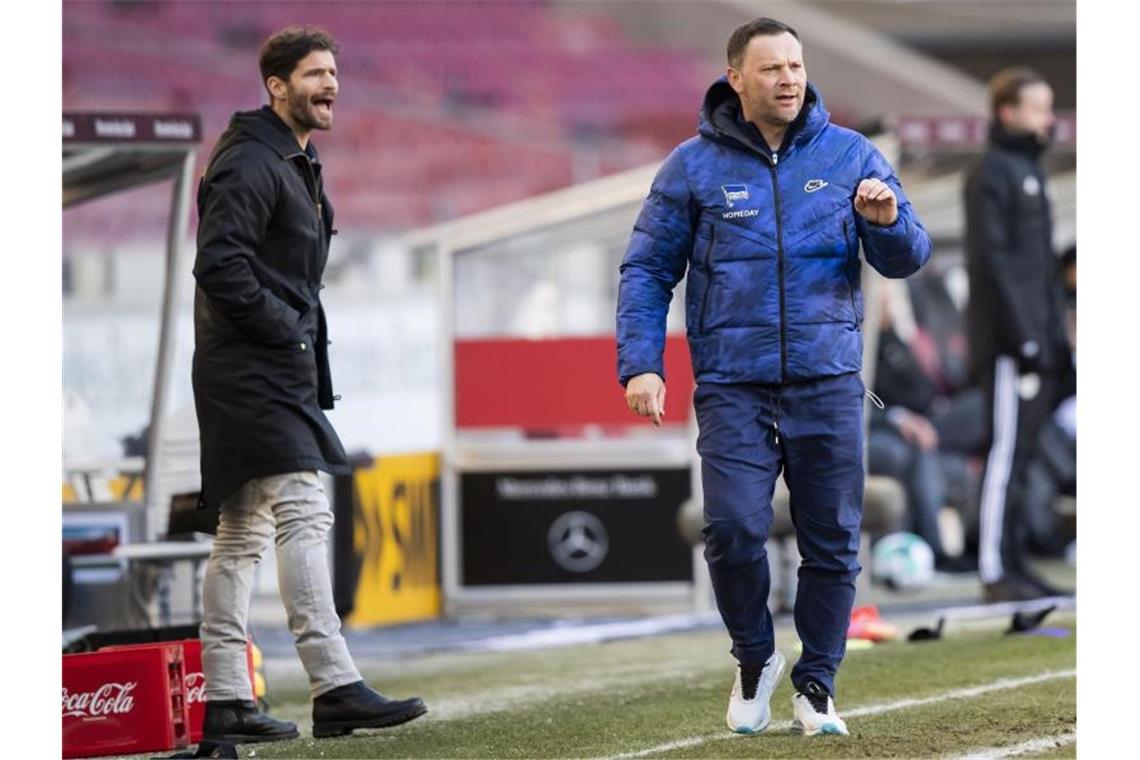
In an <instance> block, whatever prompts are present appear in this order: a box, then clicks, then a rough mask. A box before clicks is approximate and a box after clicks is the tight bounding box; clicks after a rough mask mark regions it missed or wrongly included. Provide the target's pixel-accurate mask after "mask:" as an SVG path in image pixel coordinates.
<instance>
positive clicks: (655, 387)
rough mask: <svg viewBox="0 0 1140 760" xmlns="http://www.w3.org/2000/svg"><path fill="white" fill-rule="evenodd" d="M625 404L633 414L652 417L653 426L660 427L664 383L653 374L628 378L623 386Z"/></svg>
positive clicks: (663, 408) (663, 412)
mask: <svg viewBox="0 0 1140 760" xmlns="http://www.w3.org/2000/svg"><path fill="white" fill-rule="evenodd" d="M625 403H627V404H629V408H630V409H632V410H633V412H634V413H635V414H639V415H641V416H642V417H652V418H653V424H654V425H656V426H658V427H660V426H661V416H662V415H663V414H665V381H664V380H662V379H661V377H660V376H659V375H657V374H656V373H654V372H646V373H644V374H641V375H637V376H636V377H632V378H630V380H629V382H628V383H626V384H625Z"/></svg>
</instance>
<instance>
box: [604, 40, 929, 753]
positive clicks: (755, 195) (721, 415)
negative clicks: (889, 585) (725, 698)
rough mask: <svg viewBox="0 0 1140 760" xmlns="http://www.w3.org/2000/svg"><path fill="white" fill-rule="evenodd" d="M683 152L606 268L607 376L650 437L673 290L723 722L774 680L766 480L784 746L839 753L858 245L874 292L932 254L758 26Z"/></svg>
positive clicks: (851, 552)
mask: <svg viewBox="0 0 1140 760" xmlns="http://www.w3.org/2000/svg"><path fill="white" fill-rule="evenodd" d="M727 54H728V70H727V74H726V76H724V77H722V78H720V79H719V80H718V81H716V82H714V83H713V84H712V86H711V87H710V88H709V90H708V92H707V94H706V95H705V99H704V104H703V106H702V108H701V112H700V120H699V126H698V135H697V136H696V137H693V138H691V139H689V140H687V141H685V142H684V143H682V144H681V145H680V146H678V147H677V148H676V149H675V150H674V151H673V152H672V153H671V154H670V155H669V157H668V158H667V159H666V160H665V162H664V164H663V166H662V167H661V169H660V170H659V172H658V173H657V176H656V177H655V178H654V180H653V183H652V186H651V187H650V190H649V196H648V198H646V200H645V202H644V204H643V206H642V208H641V212H640V215H639V216H638V218H637V221H636V223H635V225H634V229H633V234H632V236H631V239H630V243H629V247H628V248H627V250H626V254H625V258H624V261H623V262H622V265H621V284H620V288H619V294H618V305H617V340H618V375H619V381H620V382H621V384H622V385H623V386H624V387H625V390H626V401H627V403H628V404H629V407H630V409H631V410H633V412H634V413H636V414H639V415H641V416H645V417H651V418H652V420H653V422H654V424H660V420H661V414H662V411H663V409H664V406H665V383H664V377H663V356H662V353H663V350H664V344H665V329H666V314H667V312H668V310H669V301H670V300H671V298H672V292H673V288H674V287H675V286H676V285H677V283H678V282H679V281H680V280H681V278H682V277H683V276H685V272H686V269H687V270H688V287H687V296H686V298H687V301H686V306H685V315H686V324H687V330H688V339H689V347H690V353H691V356H692V363H693V372H694V377H695V378H696V380H697V383H698V387H697V390H696V393H695V395H694V399H693V401H694V405H695V408H696V414H697V422H698V425H699V427H700V437H699V439H698V441H697V450H698V453H699V454H700V456H701V465H702V467H701V472H702V482H703V485H704V500H705V503H704V513H705V528H704V536H705V558H706V560H707V562H708V565H709V571H710V575H711V577H712V583H713V589H714V592H715V595H716V601H717V607H718V608H719V610H720V614H721V617H722V619H723V620H724V623H725V626H726V628H727V629H728V632H729V635H730V636H731V639H732V650H731V651H732V654H733V655H734V656H735V658H736V659H737V662H738V668H737V672H736V679H735V682H734V684H733V688H732V690H731V692H730V695H729V705H728V711H727V716H726V720H727V723H728V726H729V728H730V729H731V730H733V731H736V732H738V733H757V732H759V731H763V730H764V729H765V728H766V727H767V726H768V724H769V722H770V720H771V709H770V705H769V699H770V697H771V694H772V691H773V690H774V689H775V687H776V684H777V682H778V681H779V678H780V675H781V673H782V672H783V669H784V665H785V663H784V658H783V655H781V654H780V652H779V651H778V650H776V647H775V638H774V632H773V628H772V618H771V615H770V613H769V611H768V604H767V602H768V592H769V589H770V578H769V572H768V559H767V555H766V551H765V542H766V541H767V538H768V533H769V529H770V527H771V524H772V519H773V511H772V494H773V489H774V487H775V483H776V478H777V477H779V475H780V472H781V470H783V472H784V478H785V481H786V482H787V485H788V489H789V492H790V497H791V505H790V506H791V515H792V519H793V522H794V523H795V526H796V541H797V543H798V546H799V550H800V554H801V556H802V557H803V562H802V564H801V566H800V568H799V584H798V592H797V594H796V602H795V625H796V631H797V633H798V634H799V637H800V640H801V641H802V642H803V654H802V656H801V657H800V660H799V662H798V663H797V664H796V666H795V667H794V668H793V670H792V683H793V685H794V687H795V694H794V696H793V698H792V706H793V715H794V721H793V730H795V731H796V732H798V733H802V734H804V735H815V734H840V735H846V734H847V727H846V725H845V723H844V721H843V719H842V718H840V717H839V715H838V713H837V711H836V708H835V699H834V697H835V675H836V672H837V671H838V669H839V665H840V662H841V661H842V659H843V656H844V653H845V647H846V634H847V626H848V622H849V621H850V618H851V609H852V604H853V602H854V598H855V578H856V576H857V575H858V573H859V571H860V569H861V568H860V565H859V562H858V559H857V554H858V550H859V526H860V519H861V515H862V508H863V481H864V477H863V397H864V393H865V390H866V389H865V388H864V386H863V381H862V378H861V377H860V374H859V373H860V369H861V366H862V335H861V334H860V329H859V323H860V321H861V319H862V299H863V296H862V292H861V290H860V288H859V276H860V261H859V243H860V241H862V243H863V249H864V251H865V252H866V256H867V260H868V261H869V262H870V263H871V265H872V266H873V267H874V268H875V269H876V270H878V271H879V272H881V273H882V274H883V275H885V276H887V277H906V276H908V275H911V274H913V273H914V272H916V271H917V270H918V269H919V268H920V267H921V266H922V265H923V264H924V263H926V261H927V260H928V259H929V257H930V252H931V243H930V238H929V236H928V235H927V233H926V230H925V229H924V228H923V226H922V224H921V223H920V222H919V220H918V217H917V215H916V214H915V213H914V210H913V209H912V208H911V206H910V203H909V202H908V201H907V199H906V196H905V195H904V194H903V191H902V187H901V185H900V184H899V181H898V178H897V177H896V176H895V173H894V170H893V169H892V168H891V166H890V165H889V164H888V163H887V161H886V160H885V159H884V158H883V156H882V154H880V153H879V151H878V150H877V149H876V148H875V147H874V145H872V144H871V142H870V141H869V140H867V139H866V138H865V137H863V136H862V135H860V134H859V133H857V132H853V131H851V130H848V129H844V128H842V127H839V126H837V125H834V124H831V123H830V120H829V115H828V111H827V109H826V108H825V107H824V104H823V98H822V97H821V96H820V94H819V92H818V91H817V90H816V88H815V87H814V86H813V85H812V84H810V83H809V82H808V80H807V74H806V69H805V66H804V57H803V50H802V48H801V46H800V41H799V36H798V35H797V34H796V32H795V30H793V29H792V28H791V27H789V26H787V25H786V24H783V23H781V22H779V21H775V20H772V19H768V18H760V19H756V20H754V21H751V22H749V23H747V24H744V25H742V26H741V27H739V28H738V29H736V30H735V31H734V32H733V34H732V36H731V38H730V39H729V42H728V50H727Z"/></svg>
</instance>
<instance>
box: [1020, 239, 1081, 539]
mask: <svg viewBox="0 0 1140 760" xmlns="http://www.w3.org/2000/svg"><path fill="white" fill-rule="evenodd" d="M1059 264H1060V265H1059V267H1058V277H1059V278H1060V283H1061V290H1062V293H1063V296H1064V309H1063V311H1064V318H1065V332H1066V334H1067V336H1068V339H1069V346H1070V347H1071V348H1072V352H1073V357H1074V360H1073V366H1071V367H1070V368H1069V369H1068V371H1067V372H1064V373H1062V375H1061V379H1060V390H1059V392H1058V394H1057V397H1058V398H1060V399H1062V400H1061V402H1060V403H1059V404H1058V405H1057V408H1056V409H1055V410H1054V411H1053V414H1052V416H1051V417H1050V418H1049V420H1048V421H1047V422H1046V423H1045V424H1044V425H1043V426H1042V428H1041V435H1040V436H1039V437H1038V441H1037V451H1036V454H1035V456H1034V457H1033V459H1032V460H1031V461H1030V462H1029V464H1028V465H1027V466H1026V474H1025V480H1026V483H1025V496H1024V498H1025V517H1026V528H1027V533H1028V544H1029V550H1030V551H1031V552H1032V553H1034V554H1037V555H1040V556H1047V557H1061V556H1065V555H1066V554H1067V550H1068V547H1069V546H1070V544H1071V542H1072V541H1073V540H1075V537H1074V534H1072V533H1071V532H1070V530H1067V529H1066V526H1067V527H1068V528H1070V529H1071V528H1072V527H1073V526H1072V523H1066V522H1065V521H1064V520H1063V519H1062V516H1061V515H1060V514H1058V512H1057V509H1056V504H1057V497H1058V496H1060V495H1062V494H1064V495H1066V496H1071V497H1074V498H1075V497H1076V495H1077V369H1076V358H1075V357H1076V350H1077V247H1076V245H1072V246H1070V247H1069V248H1068V249H1067V250H1066V251H1065V252H1064V254H1062V256H1061V259H1060V262H1059Z"/></svg>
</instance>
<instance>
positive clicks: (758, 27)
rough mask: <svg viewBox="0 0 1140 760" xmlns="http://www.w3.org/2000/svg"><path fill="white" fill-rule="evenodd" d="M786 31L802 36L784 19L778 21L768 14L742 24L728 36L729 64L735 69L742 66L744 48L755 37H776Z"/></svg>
mask: <svg viewBox="0 0 1140 760" xmlns="http://www.w3.org/2000/svg"><path fill="white" fill-rule="evenodd" d="M785 32H787V33H788V34H790V35H792V36H793V37H795V38H796V39H797V40H798V39H799V38H800V36H799V35H798V34H796V30H795V29H793V28H791V27H790V26H788V25H787V24H785V23H784V22H783V21H777V20H776V19H774V18H767V17H766V16H761V17H760V18H755V19H752V20H751V21H749V22H748V23H747V24H741V25H740V26H738V27H736V31H734V32H733V33H732V36H731V37H729V38H728V65H729V66H731V67H732V68H734V69H739V68H740V64H742V63H743V62H744V48H746V47H748V43H749V42H751V41H752V38H753V37H763V36H768V37H775V36H777V35H780V34H784V33H785Z"/></svg>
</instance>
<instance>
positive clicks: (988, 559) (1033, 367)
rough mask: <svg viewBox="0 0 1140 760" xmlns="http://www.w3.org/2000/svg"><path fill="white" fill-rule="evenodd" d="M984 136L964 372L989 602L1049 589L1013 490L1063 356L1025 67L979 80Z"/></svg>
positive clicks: (1052, 395) (970, 230) (1037, 89)
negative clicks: (976, 428) (981, 425)
mask: <svg viewBox="0 0 1140 760" xmlns="http://www.w3.org/2000/svg"><path fill="white" fill-rule="evenodd" d="M990 106H991V110H992V116H993V124H992V128H991V132H990V141H989V146H988V147H987V149H986V152H985V155H984V156H983V158H982V160H981V162H980V163H979V164H978V165H977V166H976V167H975V168H974V169H973V171H971V173H970V175H969V177H968V179H967V183H966V249H967V260H968V265H969V272H970V304H969V309H968V324H969V341H970V354H971V370H972V373H973V374H974V376H975V377H976V378H977V379H979V380H981V382H982V384H983V387H984V388H985V390H986V395H987V406H988V416H989V418H990V420H991V425H992V427H991V434H992V435H991V444H990V450H989V455H988V457H987V460H986V468H985V475H984V476H983V481H982V493H981V500H980V507H979V522H980V525H979V546H978V565H979V572H980V575H981V580H982V584H983V587H984V593H985V597H986V599H987V600H988V601H1007V600H1017V599H1029V598H1034V597H1038V596H1043V595H1050V596H1051V595H1054V594H1055V593H1057V589H1054V588H1052V587H1051V586H1049V585H1048V584H1047V583H1045V582H1044V581H1042V580H1041V579H1040V578H1038V577H1036V576H1035V575H1034V574H1033V573H1032V572H1030V570H1029V568H1028V566H1027V565H1026V562H1025V551H1026V550H1025V537H1024V530H1023V529H1024V522H1025V521H1024V520H1023V519H1022V515H1021V512H1022V506H1021V500H1022V491H1023V487H1024V482H1023V481H1024V478H1025V466H1026V464H1027V463H1028V462H1029V461H1030V460H1031V459H1032V456H1033V452H1034V449H1035V447H1036V441H1037V439H1038V435H1039V433H1040V430H1041V426H1042V424H1043V423H1044V422H1045V420H1047V419H1048V417H1049V414H1050V413H1051V412H1052V410H1053V407H1054V405H1055V403H1056V400H1057V399H1056V389H1057V380H1058V378H1059V377H1060V376H1061V374H1062V373H1063V372H1065V371H1066V370H1067V369H1068V368H1070V366H1071V362H1072V358H1071V353H1070V350H1069V346H1068V340H1067V336H1066V333H1065V324H1064V310H1063V297H1062V295H1061V292H1060V289H1059V287H1058V282H1057V279H1056V276H1055V272H1056V261H1055V255H1054V253H1053V240H1052V235H1053V224H1052V219H1051V215H1050V207H1049V197H1048V193H1047V187H1046V178H1045V173H1044V172H1043V171H1042V168H1041V164H1040V157H1041V154H1042V153H1043V152H1044V151H1045V149H1046V148H1047V147H1048V145H1049V142H1050V138H1051V134H1052V126H1053V91H1052V89H1051V88H1050V87H1049V85H1048V83H1046V82H1045V80H1044V79H1043V78H1042V77H1041V76H1040V75H1039V74H1037V73H1036V72H1034V71H1032V70H1029V69H1022V68H1015V69H1007V70H1005V71H1002V72H1000V73H998V74H997V75H996V76H995V77H994V78H993V79H992V80H991V81H990Z"/></svg>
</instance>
